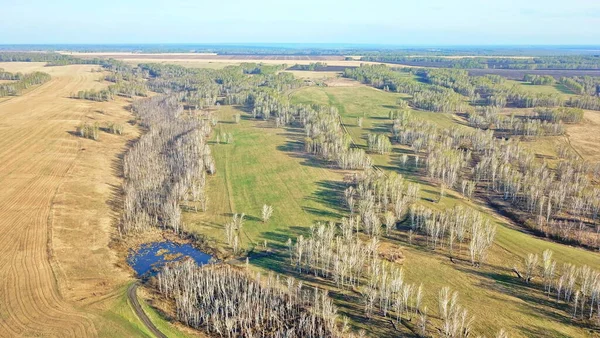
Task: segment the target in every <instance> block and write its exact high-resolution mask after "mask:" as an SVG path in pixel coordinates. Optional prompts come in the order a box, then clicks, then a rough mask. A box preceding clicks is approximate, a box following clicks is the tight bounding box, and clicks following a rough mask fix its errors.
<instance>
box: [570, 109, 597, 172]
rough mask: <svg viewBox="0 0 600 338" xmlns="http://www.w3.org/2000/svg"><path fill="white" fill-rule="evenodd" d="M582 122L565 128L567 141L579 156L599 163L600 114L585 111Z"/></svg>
mask: <svg viewBox="0 0 600 338" xmlns="http://www.w3.org/2000/svg"><path fill="white" fill-rule="evenodd" d="M583 117H584V121H583V122H581V123H577V124H573V125H569V126H568V127H567V135H568V136H567V140H568V142H569V143H570V144H571V146H572V147H573V149H575V150H576V151H577V152H578V153H579V155H580V156H582V157H583V158H584V159H586V160H588V161H600V149H599V145H600V112H597V111H586V112H585V114H584V115H583Z"/></svg>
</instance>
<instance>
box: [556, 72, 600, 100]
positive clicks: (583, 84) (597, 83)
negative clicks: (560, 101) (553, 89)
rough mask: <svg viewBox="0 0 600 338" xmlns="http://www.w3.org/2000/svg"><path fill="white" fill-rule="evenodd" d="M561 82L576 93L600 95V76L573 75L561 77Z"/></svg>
mask: <svg viewBox="0 0 600 338" xmlns="http://www.w3.org/2000/svg"><path fill="white" fill-rule="evenodd" d="M559 82H560V84H562V85H564V86H565V87H567V88H568V89H570V90H571V91H573V92H574V93H575V94H579V95H588V96H599V95H600V77H592V76H573V77H561V78H560V80H559Z"/></svg>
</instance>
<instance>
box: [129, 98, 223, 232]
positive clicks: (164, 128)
mask: <svg viewBox="0 0 600 338" xmlns="http://www.w3.org/2000/svg"><path fill="white" fill-rule="evenodd" d="M179 99H180V97H178V96H176V95H172V96H155V97H152V98H148V99H144V100H138V101H135V102H134V103H133V104H132V109H133V111H134V113H135V114H136V115H137V117H138V119H139V123H140V125H141V126H142V127H143V128H146V129H147V130H148V131H147V132H146V133H145V134H144V135H142V137H141V138H140V139H139V141H138V142H137V143H136V144H135V145H134V146H133V147H132V148H131V149H130V150H129V152H128V153H127V154H126V155H125V157H124V159H123V171H124V176H125V183H124V186H123V190H124V194H125V197H124V212H123V221H122V223H121V228H120V229H121V231H122V232H124V233H128V232H132V231H143V230H146V229H148V228H150V227H153V226H154V227H161V228H164V229H172V230H174V231H175V232H181V231H182V224H181V210H180V209H179V202H180V201H182V200H191V201H194V202H202V201H203V200H204V199H205V198H206V194H205V191H204V186H205V184H206V177H205V176H206V173H210V174H213V173H214V172H215V170H216V168H215V163H214V160H213V158H212V156H211V152H210V148H209V147H208V145H207V143H206V138H207V136H208V135H209V134H210V132H211V125H210V122H209V121H208V119H206V118H203V116H201V115H200V116H197V115H196V116H188V115H186V114H184V110H183V107H182V106H181V104H180V103H179Z"/></svg>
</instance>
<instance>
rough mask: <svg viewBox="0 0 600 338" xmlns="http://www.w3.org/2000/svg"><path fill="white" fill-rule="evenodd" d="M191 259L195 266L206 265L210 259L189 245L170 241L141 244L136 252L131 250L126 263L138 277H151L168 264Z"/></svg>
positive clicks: (207, 255)
mask: <svg viewBox="0 0 600 338" xmlns="http://www.w3.org/2000/svg"><path fill="white" fill-rule="evenodd" d="M186 258H191V259H193V260H194V261H196V264H198V265H203V264H207V263H208V262H209V260H210V259H211V258H212V257H211V256H210V255H209V254H206V253H204V252H202V251H200V250H198V249H196V248H194V247H193V246H192V245H190V244H178V243H174V242H170V241H165V242H154V243H147V244H143V245H142V246H141V247H140V248H139V249H138V250H137V251H134V250H131V252H130V253H129V256H128V257H127V263H129V265H130V266H131V267H132V268H133V269H134V270H135V272H136V273H137V275H138V276H139V277H143V278H146V277H151V276H154V275H156V273H158V272H159V271H160V269H161V268H162V267H163V266H164V265H165V264H166V263H169V262H176V261H180V260H182V259H186Z"/></svg>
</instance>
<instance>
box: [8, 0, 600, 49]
mask: <svg viewBox="0 0 600 338" xmlns="http://www.w3.org/2000/svg"><path fill="white" fill-rule="evenodd" d="M5 2H6V3H4V4H3V6H2V8H3V14H4V15H3V20H2V21H1V22H0V32H1V33H0V44H167V43H169V44H192V43H196V44H265V43H299V44H303V43H304V44H305V43H311V44H319V43H325V44H331V43H340V44H353V45H357V44H369V45H389V46H474V45H476V46H490V45H510V46H523V45H535V46H543V45H594V44H598V39H597V33H596V27H598V25H599V24H600V2H597V1H590V0H574V1H570V2H568V3H567V2H561V1H542V0H532V1H529V2H528V3H522V2H518V1H516V0H509V1H503V2H502V3H500V2H489V3H483V2H480V1H476V0H463V1H459V2H448V1H443V0H431V1H428V2H427V3H426V4H424V3H412V2H411V3H401V2H399V1H387V0H386V1H379V2H376V3H373V4H370V6H365V5H364V2H358V1H347V2H344V3H343V4H341V5H340V4H339V2H337V1H316V0H307V1H305V2H303V3H301V4H297V3H296V4H286V3H276V4H273V3H270V2H269V1H266V0H256V1H252V2H243V1H238V0H236V1H221V2H207V1H187V0H173V1H163V0H150V1H141V0H133V1H128V2H127V3H122V2H119V1H114V0H108V1H105V2H103V6H95V5H93V4H90V3H88V2H72V1H67V0H58V1H54V2H51V3H47V2H44V1H40V0H33V1H29V2H27V3H26V4H24V3H14V2H7V1H5Z"/></svg>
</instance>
